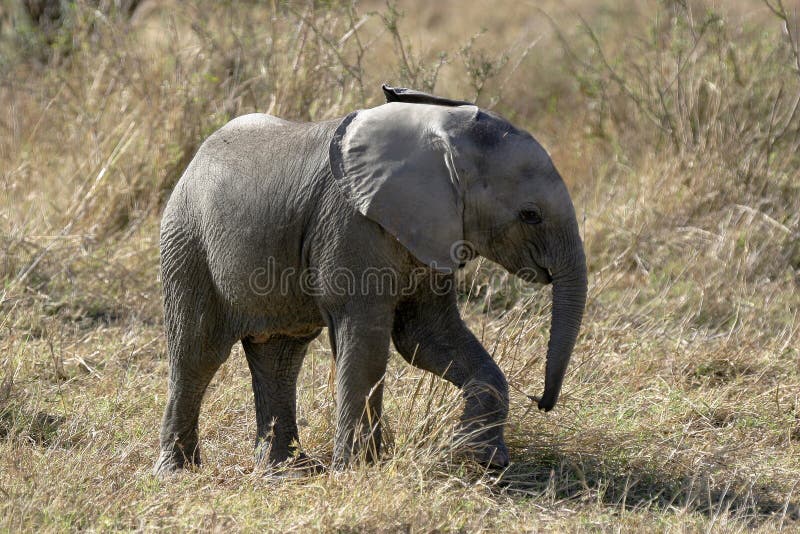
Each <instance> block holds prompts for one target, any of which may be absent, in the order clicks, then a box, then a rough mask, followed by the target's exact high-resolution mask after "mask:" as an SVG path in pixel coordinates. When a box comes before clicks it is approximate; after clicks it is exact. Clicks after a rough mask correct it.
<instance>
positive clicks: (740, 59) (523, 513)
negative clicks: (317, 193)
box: [0, 0, 800, 532]
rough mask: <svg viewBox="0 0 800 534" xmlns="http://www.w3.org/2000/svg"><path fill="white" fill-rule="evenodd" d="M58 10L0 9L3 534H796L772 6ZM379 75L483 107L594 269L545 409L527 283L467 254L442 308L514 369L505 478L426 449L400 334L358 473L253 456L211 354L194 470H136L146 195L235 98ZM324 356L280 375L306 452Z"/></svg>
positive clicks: (144, 366)
mask: <svg viewBox="0 0 800 534" xmlns="http://www.w3.org/2000/svg"><path fill="white" fill-rule="evenodd" d="M61 4H62V5H63V6H64V8H63V10H62V11H63V12H62V14H61V19H60V21H57V22H56V23H53V24H50V23H48V22H47V21H46V20H44V19H43V20H42V21H39V22H41V24H33V23H32V22H31V20H30V19H29V18H27V17H26V16H25V13H24V11H23V8H22V4H21V3H20V2H15V1H10V0H6V1H5V2H4V3H2V4H1V6H2V7H0V74H1V75H2V76H1V77H0V180H2V197H0V280H2V289H1V290H0V530H4V531H16V530H29V531H33V530H49V531H53V530H67V529H69V530H73V529H89V530H106V529H139V528H142V529H144V528H146V529H150V528H179V529H203V530H206V529H211V530H213V529H216V530H223V529H229V528H233V529H236V530H255V529H266V530H273V531H292V530H293V531H307V530H309V529H319V530H331V531H346V532H354V531H414V532H418V531H432V530H439V531H453V530H462V531H465V532H473V531H486V532H490V531H506V530H508V531H540V530H552V531H556V530H596V529H601V530H625V531H628V530H631V529H637V530H674V531H683V530H687V531H705V530H723V531H739V530H745V529H750V528H754V527H755V528H758V529H763V530H766V531H770V530H774V529H781V528H784V529H787V530H795V529H798V528H800V487H798V481H800V317H798V314H799V313H800V291H798V289H799V286H800V274H799V273H800V237H799V235H800V234H799V232H800V150H798V149H800V110H799V109H798V99H800V56H798V35H799V34H800V30H799V29H798V24H797V10H798V5H797V4H796V3H792V1H790V0H783V3H782V4H781V3H780V2H778V0H771V2H770V3H769V4H768V3H764V2H758V1H756V0H738V1H733V0H732V1H725V2H722V1H717V2H711V1H706V2H701V1H678V0H673V1H663V2H655V1H635V0H629V1H621V0H619V1H613V0H607V1H603V2H590V1H588V0H571V1H569V2H558V1H556V0H552V1H545V2H518V1H503V2H488V1H487V2H469V3H467V2H455V1H444V2H426V1H423V0H413V1H409V2H398V3H397V4H382V3H378V2H363V3H358V4H351V3H347V2H336V1H332V2H316V3H307V2H290V3H283V2H277V1H276V2H265V3H251V2H241V3H239V2H235V3H234V2H212V1H210V0H208V1H203V0H195V1H192V2H186V3H178V2H170V1H162V2H159V1H145V2H142V3H141V5H139V7H138V8H137V9H136V10H135V11H134V12H133V14H132V16H130V14H129V13H128V12H127V11H126V10H124V9H121V8H120V7H119V6H120V4H124V2H111V1H101V2H96V1H95V2H88V1H80V2H76V3H71V2H62V3H61ZM384 81H385V82H389V83H392V84H394V85H404V86H410V87H415V88H417V89H421V90H428V91H435V92H436V93H438V94H442V95H447V96H450V97H454V98H468V99H475V100H476V101H477V102H478V103H479V104H480V105H482V106H484V107H489V108H492V109H494V110H496V111H498V112H500V113H502V114H504V115H505V116H507V117H508V118H509V119H511V120H512V121H514V122H516V123H517V124H518V125H520V126H522V127H525V128H526V129H528V130H529V131H531V132H532V133H534V135H536V136H537V138H538V139H539V140H540V141H541V142H542V143H543V144H544V145H545V146H546V147H547V148H548V149H549V150H550V152H551V154H552V157H553V159H554V160H555V162H556V165H557V166H558V167H559V169H560V170H561V173H562V174H563V176H564V177H565V179H566V181H567V182H568V184H569V187H570V190H571V192H572V196H573V199H574V202H575V205H576V209H577V211H578V214H579V218H580V222H581V226H582V232H583V235H584V239H585V245H586V249H587V256H588V262H589V271H590V282H589V303H588V307H587V311H586V317H585V320H584V327H583V330H582V334H581V336H580V338H579V341H578V345H577V347H576V350H575V354H574V356H573V360H572V363H571V367H570V370H569V373H568V376H567V379H566V381H565V386H564V392H563V396H562V398H561V400H560V403H559V405H558V407H557V408H556V410H554V411H553V412H551V413H549V414H546V415H545V414H543V413H540V412H538V411H537V410H536V409H535V407H534V405H533V403H532V402H531V401H530V399H529V398H528V395H535V394H539V393H540V391H541V388H542V383H543V365H544V362H543V356H544V354H545V349H546V342H547V335H546V334H547V327H548V321H549V299H548V292H549V290H548V289H543V290H535V289H533V288H527V287H525V286H524V285H523V284H521V283H514V282H513V281H512V280H510V279H509V278H508V276H507V275H504V274H503V272H502V270H499V269H498V268H497V267H494V266H492V265H490V264H489V263H487V262H483V263H476V264H474V265H471V266H470V268H469V273H468V274H467V275H466V276H465V277H464V295H463V297H462V306H463V311H464V315H465V317H466V319H467V321H468V322H469V324H470V325H471V326H472V328H473V330H474V331H475V332H476V334H477V335H478V336H479V338H480V339H482V341H483V342H484V344H485V345H486V347H487V348H488V349H489V350H490V351H491V352H492V353H493V354H494V355H495V357H496V359H497V360H498V362H499V364H500V366H501V367H502V368H503V369H504V371H505V372H506V374H507V376H508V379H509V382H510V384H511V386H512V393H511V412H510V416H509V421H508V431H507V436H508V442H509V446H510V452H511V458H512V461H513V465H512V466H511V467H510V468H509V469H508V470H507V471H506V472H505V473H503V474H502V475H498V474H497V473H487V472H484V471H482V470H481V469H480V468H478V467H476V466H474V465H469V464H464V463H462V462H459V461H458V459H457V458H456V457H453V456H452V455H451V447H450V438H451V434H452V430H453V427H454V425H455V424H456V421H457V417H458V412H459V408H460V396H459V394H458V392H457V391H456V390H455V388H453V387H451V386H450V385H448V384H446V383H444V382H443V381H441V380H439V379H436V378H435V377H432V376H429V375H426V374H423V373H422V372H420V371H417V370H416V369H413V368H411V367H409V366H407V365H406V364H405V363H404V362H402V361H401V359H400V358H398V357H397V356H396V355H395V356H393V357H392V360H391V363H390V370H389V372H388V375H387V377H386V381H387V385H388V388H387V394H386V400H385V403H386V414H385V417H386V421H385V424H386V428H387V431H386V441H387V447H386V451H385V455H384V459H383V460H382V461H381V462H380V463H379V464H377V465H373V466H364V465H361V466H357V467H354V468H352V469H348V470H345V471H343V472H330V473H327V474H324V475H320V476H315V477H308V478H304V479H298V480H279V479H275V478H269V477H264V476H262V474H261V471H260V470H258V469H255V467H254V464H253V459H252V445H253V443H252V440H253V437H254V433H255V415H254V410H253V405H252V398H251V395H252V394H251V391H250V384H249V374H248V371H247V366H246V363H245V361H244V357H243V354H242V351H241V348H240V347H237V348H236V349H235V350H234V352H233V354H232V355H231V358H230V359H229V361H228V363H226V364H225V365H224V366H223V368H222V369H221V371H220V372H219V374H218V375H217V376H216V378H215V380H214V382H213V383H212V385H211V387H210V389H209V391H208V393H207V396H206V400H205V404H204V410H203V413H202V415H201V434H202V440H203V445H204V453H205V458H204V459H205V463H204V466H203V467H202V469H200V470H199V471H198V472H194V473H191V474H187V475H184V476H179V477H175V478H172V479H169V480H165V481H161V480H158V479H156V478H154V477H153V476H152V475H151V472H150V470H151V467H152V464H153V461H154V460H155V457H156V454H157V432H158V424H159V419H160V417H161V411H162V409H163V405H164V402H165V393H166V376H167V367H166V366H167V362H166V354H165V342H164V336H163V333H162V327H161V320H162V311H161V302H160V283H159V279H158V220H159V212H160V209H161V207H162V206H163V202H164V200H165V199H166V197H167V196H168V194H169V192H170V190H171V187H172V186H173V185H174V183H175V182H176V180H177V178H178V177H179V176H180V173H181V172H182V170H183V168H184V167H185V165H186V163H187V162H188V161H189V159H190V158H191V157H192V155H193V153H194V151H195V150H196V148H197V146H198V144H199V143H200V142H201V141H202V139H203V138H204V137H205V136H206V135H208V134H209V133H210V132H212V131H213V130H214V129H216V128H217V127H219V126H220V125H222V124H224V123H225V122H226V121H227V120H229V119H230V118H232V117H234V116H236V115H240V114H244V113H248V112H252V111H262V112H270V113H273V114H275V115H279V116H282V117H285V118H289V119H294V120H317V119H324V118H331V117H336V116H341V115H344V114H346V113H347V112H349V111H351V110H352V109H355V108H358V107H367V106H371V105H377V104H379V103H380V102H381V101H382V96H381V93H380V88H379V84H380V83H381V82H384ZM265 150H268V147H265ZM330 361H331V355H330V350H329V348H328V346H327V341H326V340H324V339H323V338H320V340H319V341H317V342H315V343H314V344H313V345H312V348H311V351H310V354H309V356H308V359H307V363H306V366H305V368H304V371H303V373H302V376H301V380H300V382H301V385H300V393H299V417H300V422H301V429H300V434H301V440H302V443H303V446H304V448H305V449H306V450H307V451H308V452H309V453H310V454H312V455H314V456H317V457H319V458H321V459H323V461H328V460H329V459H330V455H331V448H332V436H333V429H332V424H333V414H334V406H333V402H334V396H333V390H332V383H333V382H332V381H333V377H332V375H331V364H330Z"/></svg>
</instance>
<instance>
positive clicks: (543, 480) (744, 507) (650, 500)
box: [493, 447, 800, 526]
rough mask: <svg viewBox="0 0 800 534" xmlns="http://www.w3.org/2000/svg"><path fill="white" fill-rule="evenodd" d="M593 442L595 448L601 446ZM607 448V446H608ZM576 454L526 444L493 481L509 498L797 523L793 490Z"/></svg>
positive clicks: (799, 503)
mask: <svg viewBox="0 0 800 534" xmlns="http://www.w3.org/2000/svg"><path fill="white" fill-rule="evenodd" d="M601 450H602V447H598V449H597V451H601ZM609 450H610V449H609ZM597 451H595V452H594V453H587V454H584V455H576V454H575V453H574V452H571V453H569V454H566V453H560V452H554V451H553V450H552V449H546V448H536V449H528V450H526V451H525V453H524V454H523V457H522V458H517V459H516V461H514V463H512V464H511V466H510V467H508V468H507V469H506V470H505V471H504V472H503V473H502V474H501V475H500V476H498V478H497V479H496V483H495V484H494V486H493V487H494V488H495V491H497V492H501V493H504V494H506V495H508V496H511V497H512V498H514V499H520V500H536V501H537V502H540V503H541V502H542V501H544V502H552V503H558V504H559V506H560V505H564V504H567V505H568V504H569V503H575V504H576V506H577V505H581V504H586V503H590V502H592V501H594V502H596V503H598V504H601V505H603V506H605V507H607V508H611V509H612V510H613V511H614V512H615V513H622V512H630V511H641V510H654V511H662V512H666V511H675V512H688V513H692V514H701V515H705V516H707V517H710V518H713V517H717V516H719V515H721V514H724V513H728V514H730V516H731V517H732V518H735V519H738V520H741V521H743V522H745V523H746V524H747V525H749V526H759V525H761V524H764V523H768V522H771V523H775V522H777V523H779V524H780V525H781V526H788V525H795V526H797V525H800V500H799V499H798V497H799V496H798V495H797V494H796V493H795V491H794V489H793V488H792V487H791V484H790V485H789V490H787V488H786V487H780V486H778V485H770V484H758V483H753V482H752V481H748V480H746V479H744V478H743V477H741V476H740V475H738V474H737V475H734V476H733V477H730V476H727V477H723V476H722V473H720V472H713V471H707V472H693V473H690V472H688V471H685V472H667V471H666V470H664V471H660V470H658V469H649V468H647V467H632V466H630V465H627V466H622V462H620V461H617V462H615V461H609V459H608V458H604V457H603V456H602V454H601V453H598V452H597Z"/></svg>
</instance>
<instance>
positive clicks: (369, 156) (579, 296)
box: [330, 86, 587, 411]
mask: <svg viewBox="0 0 800 534" xmlns="http://www.w3.org/2000/svg"><path fill="white" fill-rule="evenodd" d="M384 92H385V93H386V96H387V100H388V102H387V103H386V104H384V105H382V106H378V107H375V108H372V109H367V110H360V111H356V112H354V113H351V114H350V115H349V116H347V117H346V118H345V119H344V120H343V121H342V123H341V124H340V125H339V127H338V129H337V130H336V133H335V135H334V138H333V141H332V143H331V147H330V162H331V170H332V172H333V175H334V178H335V181H336V183H337V184H338V186H339V190H340V191H341V193H342V194H343V195H344V197H345V198H346V199H347V200H348V201H349V202H350V203H351V205H353V206H354V207H355V208H356V209H357V210H358V211H359V212H360V213H361V214H363V215H364V216H366V217H367V218H369V219H371V220H373V221H375V222H377V223H378V224H380V225H381V226H382V227H383V228H384V229H385V230H386V231H388V232H389V233H390V234H392V235H393V236H394V237H395V238H397V240H398V241H399V242H400V243H401V244H403V245H404V246H405V247H406V248H407V249H408V250H409V251H410V252H411V253H412V254H413V255H414V256H415V257H416V258H417V259H418V260H419V261H421V262H423V263H425V264H427V265H429V266H430V267H431V268H433V269H436V270H440V271H452V270H453V269H456V268H458V267H460V266H462V265H463V263H464V261H465V260H466V259H468V258H469V257H470V252H471V253H475V254H479V255H482V256H484V257H486V258H488V259H490V260H492V261H495V262H497V263H499V264H500V265H502V266H503V267H505V268H506V269H508V270H509V272H512V273H514V274H516V275H518V276H520V277H521V278H523V279H525V280H527V281H531V282H538V283H552V284H553V307H552V310H553V311H552V320H551V326H550V340H549V343H548V349H547V363H546V374H545V388H544V394H543V395H542V397H541V399H539V408H540V409H542V410H545V411H549V410H551V409H552V408H553V406H554V405H555V403H556V401H557V399H558V394H559V391H560V390H561V383H562V380H563V378H564V373H565V371H566V368H567V363H568V361H569V358H570V355H571V353H572V349H573V347H574V345H575V339H576V337H577V335H578V331H579V329H580V324H581V319H582V316H583V310H584V305H585V303H586V289H587V275H586V261H585V258H584V252H583V245H582V242H581V238H580V234H579V231H578V223H577V220H576V217H575V209H574V207H573V205H572V201H571V199H570V196H569V193H568V192H567V188H566V185H565V184H564V182H563V180H562V179H561V176H560V175H559V174H558V172H557V171H556V169H555V167H554V165H553V162H552V161H551V159H550V157H549V156H548V154H547V152H546V151H545V150H544V149H543V148H542V146H541V145H539V143H538V142H537V141H536V140H535V139H534V138H533V137H532V136H531V135H530V134H529V133H527V132H525V131H523V130H520V129H518V128H516V127H515V126H513V125H512V124H511V123H509V122H508V121H506V120H505V119H503V118H502V117H500V116H498V115H496V114H494V113H492V112H490V111H486V110H482V109H480V108H478V107H476V106H474V105H472V104H469V103H467V102H462V101H455V100H449V99H443V98H439V97H435V96H433V95H428V94H425V93H419V92H416V91H409V90H406V89H393V88H390V87H386V86H384ZM464 243H468V244H469V246H470V247H471V251H466V252H465V250H464V249H463V248H462V247H463V244H464Z"/></svg>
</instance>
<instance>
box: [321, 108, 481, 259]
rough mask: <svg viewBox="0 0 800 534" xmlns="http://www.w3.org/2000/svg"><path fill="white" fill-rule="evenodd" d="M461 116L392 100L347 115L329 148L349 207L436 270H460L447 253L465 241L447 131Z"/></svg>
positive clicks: (450, 110)
mask: <svg viewBox="0 0 800 534" xmlns="http://www.w3.org/2000/svg"><path fill="white" fill-rule="evenodd" d="M476 109H477V108H473V110H476ZM457 110H461V111H457ZM464 113H467V112H466V111H465V110H464V109H463V108H448V107H442V106H436V105H428V104H411V103H402V102H392V103H388V104H384V105H382V106H378V107H376V108H372V109H367V110H360V111H356V112H353V113H351V114H350V115H348V116H347V117H346V118H345V119H344V120H343V121H342V123H341V124H340V125H339V127H338V128H337V130H336V133H335V134H334V137H333V140H332V141H331V146H330V164H331V171H332V172H333V177H334V180H335V182H336V185H337V186H338V187H339V190H340V191H341V193H342V194H343V196H344V197H345V198H346V199H347V201H348V202H349V203H350V205H352V206H353V208H355V209H356V210H357V211H359V212H360V213H361V214H362V215H364V216H365V217H367V218H368V219H371V220H373V221H375V222H376V223H378V224H380V225H381V226H382V227H383V228H384V229H385V230H386V231H387V232H389V233H390V234H392V235H393V236H394V237H395V238H396V239H397V240H398V241H399V242H400V243H401V244H402V245H403V246H404V247H405V248H406V249H408V250H409V252H411V253H412V254H413V255H414V256H415V257H416V258H417V259H418V260H420V261H421V262H422V263H425V264H427V265H428V266H430V267H432V268H434V269H437V270H441V271H447V270H453V269H455V268H458V267H459V266H460V264H461V262H460V261H458V258H454V257H453V256H454V254H453V253H452V252H451V249H452V248H453V247H454V246H456V244H457V243H459V242H460V241H461V240H462V239H463V235H464V229H463V221H462V219H463V200H462V193H461V192H462V184H461V183H460V181H459V178H458V174H459V171H458V170H457V169H456V166H455V163H454V148H453V146H452V143H451V142H450V139H449V136H448V134H447V132H448V131H450V129H451V128H450V125H451V124H452V123H453V122H454V121H455V122H458V121H459V120H461V119H463V118H464V117H463V116H460V115H463V114H464Z"/></svg>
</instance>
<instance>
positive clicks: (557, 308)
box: [539, 239, 587, 412]
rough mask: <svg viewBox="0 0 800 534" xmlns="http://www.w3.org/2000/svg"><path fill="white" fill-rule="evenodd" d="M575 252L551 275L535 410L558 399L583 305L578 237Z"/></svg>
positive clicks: (546, 407) (582, 267) (583, 282)
mask: <svg viewBox="0 0 800 534" xmlns="http://www.w3.org/2000/svg"><path fill="white" fill-rule="evenodd" d="M576 248H577V250H578V252H577V253H575V254H574V255H572V257H571V258H570V259H569V260H568V261H566V262H563V263H562V265H561V266H560V268H559V269H558V271H556V272H555V273H554V274H553V316H552V319H551V323H550V341H549V343H548V345H547V364H546V368H545V380H544V394H543V395H542V398H541V399H540V400H539V409H540V410H544V411H546V412H549V411H550V410H552V409H553V406H555V404H556V401H557V400H558V394H559V392H560V391H561V383H562V381H563V380H564V373H565V372H566V370H567V364H568V363H569V358H570V355H571V354H572V349H573V348H574V347H575V340H576V338H577V337H578V331H579V330H580V327H581V319H582V318H583V310H584V307H585V305H586V290H587V275H586V258H585V256H584V253H583V247H582V246H581V244H580V239H578V243H577V247H576Z"/></svg>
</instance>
